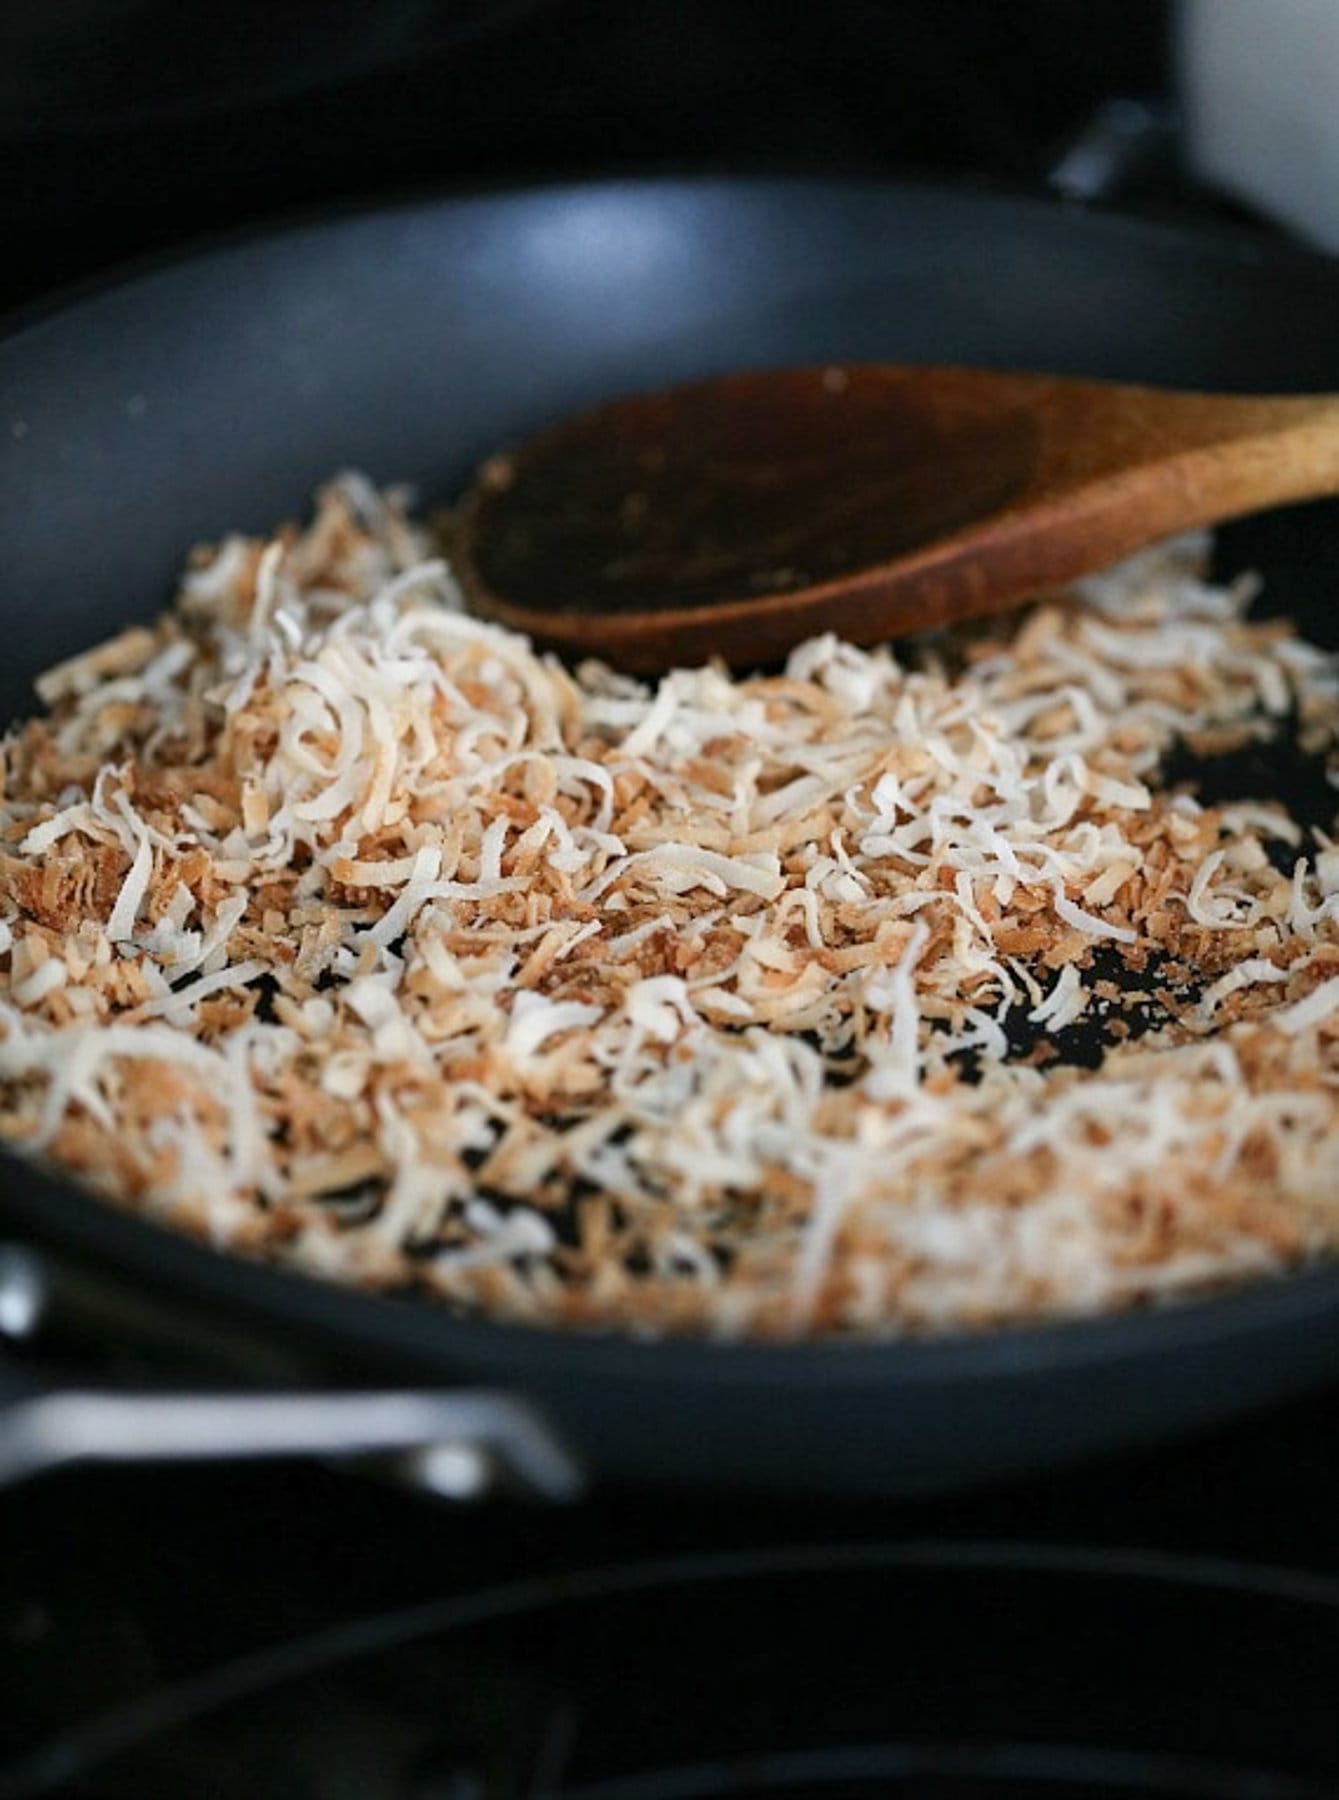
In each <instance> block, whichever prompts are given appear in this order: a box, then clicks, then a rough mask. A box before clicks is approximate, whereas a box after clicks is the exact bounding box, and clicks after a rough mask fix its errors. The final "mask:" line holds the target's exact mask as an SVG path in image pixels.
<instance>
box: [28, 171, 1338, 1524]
mask: <svg viewBox="0 0 1339 1800" xmlns="http://www.w3.org/2000/svg"><path fill="white" fill-rule="evenodd" d="M1337 319H1339V272H1336V270H1335V269H1334V268H1332V267H1331V266H1330V265H1329V264H1326V263H1323V262H1321V261H1319V260H1313V259H1310V258H1307V257H1304V256H1302V255H1301V254H1296V255H1294V254H1291V253H1286V252H1274V251H1269V252H1267V251H1266V250H1264V249H1262V248H1261V247H1260V245H1259V244H1258V243H1257V242H1256V241H1255V240H1253V239H1247V238H1238V237H1236V236H1231V237H1221V238H1220V237H1199V236H1193V235H1190V234H1187V233H1185V232H1182V231H1180V230H1176V229H1171V228H1166V227H1159V226H1150V225H1142V224H1132V223H1130V222H1125V221H1119V220H1112V219H1102V218H1098V217H1091V216H1087V215H1084V214H1082V213H1079V212H1075V211H1072V210H1067V209H1062V208H1059V207H1053V206H1045V205H1041V204H1037V203H1033V202H1022V201H1018V200H1014V199H1009V198H1002V197H995V196H981V195H973V194H968V193H950V192H939V191H934V190H929V189H916V188H903V187H890V186H882V185H874V184H868V183H864V184H854V183H836V182H829V181H821V180H799V181H796V180H774V179H766V180H738V179H701V180H663V181H619V182H612V183H602V184H587V185H581V186H574V187H550V188H544V189H538V190H530V191H526V192H519V193H502V194H492V195H484V196H474V197H470V198H448V199H443V200H433V201H426V202H418V203H412V204H404V205H398V206H394V207H390V208H386V209H383V210H379V211H374V212H367V213H359V214H355V215H351V216H345V217H340V218H336V219H334V220H330V221H327V222H324V223H317V224H310V225H304V226H300V227H297V228H294V229H290V230H286V231H280V232H272V233H267V234H265V235H262V236H260V237H257V238H254V239H252V240H250V241H247V242H242V243H238V244H233V245H228V246H224V247H221V248H215V249H211V250H208V251H205V252H203V253H201V254H199V255H196V256H194V257H191V258H189V259H187V260H182V261H179V262H176V263H173V264H171V265H169V266H167V267H164V268H161V269H158V270H157V271H154V272H149V273H146V274H141V275H139V276H138V277H137V278H135V279H133V280H130V281H128V282H126V283H125V284H123V285H119V286H116V287H113V288H110V289H108V290H105V291H103V292H100V293H98V294H96V295H95V296H93V297H90V298H84V299H82V300H80V301H78V302H77V303H76V304H72V305H69V306H67V307H63V308H61V309H59V310H56V311H54V312H53V313H51V314H50V315H48V316H46V317H44V318H41V319H38V320H37V321H35V322H30V323H28V324H27V325H26V326H23V327H21V328H19V329H16V330H15V331H14V333H13V334H12V335H11V336H10V337H9V338H8V339H7V340H6V341H4V342H3V343H0V569H2V570H3V572H4V587H3V598H2V599H0V607H3V613H0V617H2V618H3V623H4V629H5V633H6V651H5V654H4V656H3V659H2V660H0V717H3V718H6V719H7V718H12V717H14V716H16V715H19V714H22V713H25V712H27V711H29V710H31V706H32V700H31V681H32V678H33V676H34V675H35V674H36V673H37V672H38V671H39V670H40V669H41V668H42V667H43V666H44V665H46V664H48V663H49V662H51V661H52V660H54V659H55V658H57V657H59V656H62V655H66V654H68V653H70V652H72V651H74V650H76V649H77V648H79V647H81V646H83V645H85V644H87V643H89V642H92V641H94V640H95V639H97V638H99V637H101V636H103V635H105V634H106V633H107V632H109V631H111V630H112V629H114V628H115V627H116V626H117V625H119V624H121V623H123V622H125V621H126V620H128V619H131V618H134V617H137V616H148V615H150V614H152V613H153V612H154V611H155V610H157V609H158V608H159V607H160V606H161V605H162V604H163V603H164V601H165V599H166V598H167V596H168V594H169V592H170V585H171V579H172V575H173V572H174V570H175V569H176V568H177V567H178V565H179V562H180V558H181V553H182V551H183V549H184V548H185V546H187V545H189V544H190V543H191V542H192V541H193V540H195V539H197V538H200V537H210V536H216V535H217V534H219V533H220V532H222V531H224V530H226V529H228V528H231V527H234V526H240V527H247V528H264V527H267V526H269V525H270V524H272V523H273V522H274V521H275V520H276V519H278V518H280V517H282V516H284V515H285V514H288V513H293V512H296V511H298V510H299V509H301V508H302V507H303V506H304V505H305V503H306V501H307V499H308V496H309V493H310V490H311V488H312V487H313V485H314V484H315V483H316V482H318V481H320V480H321V479H323V478H324V477H325V476H327V475H328V474H329V473H330V472H331V471H332V470H334V469H335V468H338V467H341V466H348V465H356V466H358V467H361V468H363V469H365V470H367V471H368V472H369V473H370V474H371V475H372V476H373V477H374V478H376V479H377V480H379V481H401V480H408V481H411V482H413V483H415V484H417V485H418V487H419V488H420V490H421V492H422V494H423V496H424V498H425V499H427V500H429V501H431V500H436V499H440V498H443V497H447V496H450V495H451V494H453V493H454V492H455V491H457V490H458V489H459V487H460V486H461V484H462V483H463V480H464V478H465V476H466V475H467V474H468V472H469V470H470V468H471V467H472V465H473V464H474V462H475V461H476V460H477V459H478V458H479V457H480V456H481V455H482V454H483V453H484V452H486V451H487V450H489V449H491V448H493V447H495V446H496V445H497V444H499V443H500V442H503V441H506V440H507V439H510V438H513V437H515V436H517V435H518V434H520V433H523V432H525V431H527V430H529V429H530V428H532V427H534V426H537V425H539V424H541V423H543V422H544V421H546V420H550V419H552V418H554V417H555V416H557V415H559V414H561V413H563V412H564V411H566V410H569V409H572V408H574V407H578V406H582V405H585V404H587V403H589V402H591V401H593V400H595V399H597V398H602V397H605V396H608V395H610V394H613V393H616V392H620V391H626V390H630V389H636V388H645V387H652V386H659V385H661V384H664V383H667V382H671V381H674V380H679V379H685V378H688V377H691V376H694V375H701V374H706V373H709V372H711V371H713V370H721V369H727V368H740V367H746V366H762V365H768V364H773V365H775V364H786V363H801V362H812V361H822V360H826V359H834V360H835V359H844V360H861V359H878V358H884V359H888V360H906V361H917V360H920V361H939V362H944V361H957V362H963V363H974V364H982V365H994V366H1000V367H1016V368H1030V369H1051V370H1054V371H1057V372H1064V373H1073V374H1085V375H1098V376H1111V377H1117V378H1124V379H1129V380H1142V381H1154V382H1166V383H1172V384H1176V385H1181V386H1204V387H1221V388H1225V389H1233V388H1235V389H1241V390H1251V389H1255V390H1266V389H1279V390H1287V389H1298V390H1301V389H1308V388H1316V389H1319V388H1329V387H1332V388H1336V389H1339V327H1337V326H1336V320H1337ZM1225 554H1226V555H1227V557H1228V560H1229V561H1230V562H1231V561H1236V562H1241V561H1244V560H1248V559H1251V560H1257V561H1259V562H1260V564H1261V566H1262V567H1263V568H1264V570H1265V573H1266V576H1267V577H1269V578H1270V579H1271V581H1272V584H1273V588H1274V591H1275V593H1276V594H1277V595H1281V597H1282V598H1283V600H1284V601H1285V603H1287V604H1288V605H1291V606H1293V607H1295V608H1297V609H1299V610H1302V611H1303V612H1304V613H1306V614H1307V622H1308V624H1309V625H1310V626H1311V628H1312V629H1313V630H1315V629H1322V628H1323V627H1324V624H1325V621H1326V618H1327V616H1328V610H1329V608H1328V596H1329V594H1330V592H1331V591H1332V590H1333V587H1334V578H1333V574H1332V572H1331V571H1332V569H1333V567H1334V566H1335V564H1337V563H1339V512H1336V509H1335V508H1334V507H1332V506H1323V507H1312V508H1306V509H1299V510H1294V511H1293V512H1292V513H1290V514H1287V515H1278V516H1276V517H1275V518H1274V519H1272V520H1269V521H1264V522H1262V523H1261V524H1259V525H1257V526H1254V527H1248V528H1239V529H1237V530H1235V531H1234V532H1233V533H1231V534H1229V536H1228V540H1227V547H1226V552H1225ZM3 1177H4V1193H3V1196H0V1223H2V1222H3V1221H4V1219H6V1218H8V1219H10V1220H12V1221H13V1222H14V1223H15V1225H16V1226H17V1228H19V1229H21V1230H23V1231H26V1232H29V1233H33V1232H35V1233H36V1234H38V1235H40V1236H41V1237H43V1238H45V1239H47V1240H49V1241H51V1242H52V1243H54V1244H56V1245H59V1246H62V1247H63V1248H64V1249H65V1250H66V1251H74V1252H77V1253H79V1254H80V1255H81V1256H82V1257H85V1258H88V1259H91V1260H92V1261H93V1262H95V1263H97V1264H101V1265H103V1266H105V1267H106V1268H107V1269H109V1270H113V1271H115V1272H116V1273H117V1274H118V1276H120V1277H122V1278H125V1279H128V1280H130V1281H133V1282H135V1283H137V1284H139V1285H140V1287H141V1288H142V1289H143V1290H144V1291H145V1292H146V1293H149V1294H152V1293H172V1294H174V1295H176V1296H177V1297H178V1298H181V1297H182V1296H186V1297H189V1298H190V1299H191V1300H192V1302H193V1303H197V1304H199V1305H200V1306H201V1307H202V1308H204V1309H206V1310H209V1309H213V1310H215V1311H217V1312H218V1313H219V1314H220V1315H221V1316H223V1317H226V1318H228V1319H231V1320H232V1321H235V1322H236V1324H237V1325H238V1326H240V1327H241V1328H242V1329H244V1330H245V1331H247V1332H248V1333H252V1334H256V1335H258V1336H260V1337H264V1338H270V1339H275V1340H278V1339H281V1338H286V1339H287V1340H288V1341H289V1343H290V1344H291V1345H292V1346H294V1347H297V1348H300V1349H304V1350H309V1351H310V1352H311V1353H312V1355H313V1356H316V1357H319V1358H320V1359H322V1360H323V1361H324V1362H326V1363H328V1364H329V1366H330V1367H332V1368H334V1369H337V1370H339V1371H341V1372H343V1373H346V1374H347V1373H351V1372H352V1373H356V1374H366V1375H367V1376H369V1377H370V1376H373V1375H375V1376H376V1377H377V1378H379V1379H384V1378H385V1376H386V1375H387V1373H388V1372H389V1373H397V1372H398V1373H403V1374H404V1375H405V1376H406V1377H413V1378H424V1377H430V1378H437V1379H442V1380H447V1381H453V1382H454V1381H470V1382H480V1383H486V1384H488V1385H490V1386H500V1387H505V1388H510V1389H513V1390H516V1391H520V1392H523V1393H525V1394H527V1395H528V1396H530V1397H531V1398H532V1399H534V1400H536V1401H537V1402H539V1403H540V1404H541V1405H542V1406H543V1407H544V1409H545V1410H546V1411H547V1413H548V1414H549V1416H550V1418H551V1419H552V1420H553V1421H554V1422H555V1423H556V1424H557V1425H558V1426H559V1428H560V1429H561V1430H562V1431H563V1432H564V1434H565V1435H566V1436H567V1437H568V1439H569V1441H570V1442H571V1444H572V1445H573V1446H574V1448H575V1449H576V1451H577V1452H578V1454H580V1455H581V1456H583V1457H584V1458H586V1459H587V1461H588V1463H589V1465H590V1466H591V1468H592V1469H593V1470H594V1471H596V1472H597V1473H603V1474H605V1475H610V1476H616V1477H622V1478H637V1479H644V1480H653V1481H658V1482H673V1481H679V1482H686V1483H715V1484H721V1485H725V1484H734V1485H741V1484H747V1485H752V1486H768V1487H773V1488H786V1489H795V1490H801V1489H805V1490H824V1491H829V1492H843V1493H867V1494H868V1493H877V1492H885V1493H893V1492H907V1491H913V1490H926V1489H930V1488H935V1487H947V1486H951V1485H955V1484H959V1483H962V1482H966V1481H972V1480H980V1479H985V1478H988V1477H992V1476H998V1475H1003V1474H1005V1473H1008V1472H1013V1471H1022V1470H1025V1469H1029V1468H1035V1467H1038V1466H1042V1465H1045V1464H1048V1463H1052V1462H1057V1461H1060V1460H1063V1459H1069V1458H1073V1457H1077V1456H1081V1455H1084V1454H1088V1453H1091V1452H1095V1451H1099V1450H1104V1449H1115V1448H1118V1447H1120V1446H1122V1445H1127V1444H1132V1443H1135V1442H1137V1441H1141V1440H1152V1439H1156V1438H1159V1437H1166V1436H1170V1435H1173V1434H1176V1433H1179V1432H1181V1431H1184V1430H1186V1429H1189V1428H1191V1427H1193V1426H1195V1425H1198V1424H1204V1423H1207V1422H1209V1421H1211V1420H1215V1419H1220V1418H1224V1417H1227V1416H1229V1415H1231V1414H1233V1413H1236V1412H1239V1411H1242V1410H1245V1409H1247V1408H1250V1407H1253V1406H1258V1405H1262V1404H1265V1403H1268V1402H1269V1401H1271V1400H1274V1399H1277V1398H1279V1397H1281V1396H1283V1395H1285V1394H1288V1393H1290V1392H1293V1391H1296V1390H1298V1389H1300V1388H1302V1387H1304V1386H1306V1385H1308V1384H1314V1383H1318V1382H1320V1381H1322V1380H1324V1379H1326V1378H1327V1377H1334V1376H1336V1375H1339V1273H1336V1272H1334V1271H1328V1270H1327V1271H1321V1272H1319V1273H1313V1274H1309V1275H1306V1276H1301V1277H1296V1278H1293V1279H1290V1280H1287V1281H1284V1282H1279V1283H1276V1284H1273V1285H1269V1286H1265V1287H1261V1288H1258V1289H1255V1290H1253V1291H1251V1292H1248V1293H1243V1294H1240V1295H1237V1296H1233V1297H1229V1298H1226V1299H1221V1300H1214V1301H1207V1302H1201V1303H1195V1304H1189V1305H1184V1306H1178V1307H1176V1308H1174V1309H1168V1310H1164V1311H1160V1312H1158V1313H1154V1314H1148V1315H1141V1316H1127V1317H1123V1318H1118V1319H1115V1320H1110V1321H1106V1322H1100V1323H1091V1324H1081V1325H1073V1326H1066V1327H1057V1328H1048V1329H1045V1330H1025V1331H1012V1332H1005V1333H1000V1334H996V1335H991V1336H984V1337H978V1338H972V1339H961V1340H955V1341H952V1342H946V1343H937V1344H920V1345H896V1344H893V1345H883V1346H869V1345H866V1346H860V1345H816V1346H815V1345H807V1346H806V1345H798V1346H793V1347H778V1348H760V1347H748V1346H713V1345H707V1344H698V1343H686V1342H669V1343H661V1344H639V1343H635V1342H629V1341H626V1340H623V1339H614V1338H606V1339H581V1338H572V1337H561V1336H557V1335H554V1334H552V1333H548V1332H541V1331H532V1330H525V1329H519V1328H514V1327H502V1326H493V1325H489V1324H487V1323H485V1322H481V1321H468V1320H460V1319H455V1318H453V1317H451V1316H450V1315H449V1314H448V1313H446V1312H445V1311H443V1310H440V1309H434V1308H433V1307H430V1306H427V1305H417V1304H409V1303H393V1302H388V1301H377V1300H374V1299H372V1298H369V1297H367V1296H363V1295H360V1294H356V1293H349V1292H345V1291H342V1290H337V1289H334V1288H326V1287H323V1286H320V1285H318V1284H316V1283H315V1282H311V1281H307V1280H304V1279H301V1278H299V1277H296V1276H289V1275H284V1274H281V1273H279V1272H277V1271H274V1270H271V1269H266V1268H261V1267H254V1266H251V1265H249V1264H246V1263H244V1262H242V1261H240V1260H236V1259H233V1258H229V1257H226V1256H220V1255H217V1254H214V1253H212V1252H210V1251H208V1250H205V1249H203V1248H200V1247H197V1246H196V1245H194V1244H192V1243H189V1242H187V1241H186V1240H184V1239H179V1238H177V1237H175V1236H172V1235H169V1234H167V1233H164V1232H162V1231H160V1230H158V1229H156V1228H154V1227H152V1226H149V1225H147V1224H144V1223H142V1222H140V1221H137V1220H134V1219H132V1218H129V1217H125V1216H122V1215H121V1214H119V1213H117V1212H115V1211H114V1210H112V1209H110V1208H107V1207H104V1206H102V1205H100V1204H98V1203H97V1202H95V1201H92V1200H90V1199H88V1198H86V1197H84V1196H82V1195H80V1194H78V1193H77V1192H74V1191H73V1190H71V1189H70V1188H68V1187H67V1186H65V1185H63V1184H61V1183H58V1182H56V1181H54V1180H52V1179H50V1178H48V1177H46V1176H43V1175H39V1174H37V1173H36V1172H34V1171H32V1170H30V1169H27V1168H25V1167H23V1166H21V1165H20V1164H18V1163H16V1162H13V1161H6V1162H5V1163H4V1165H3Z"/></svg>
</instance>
